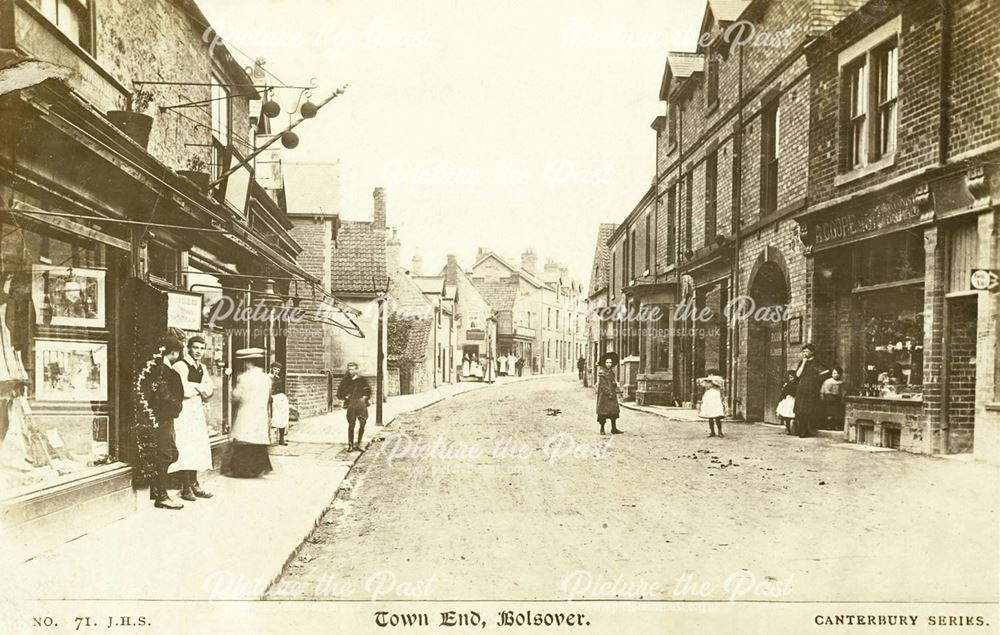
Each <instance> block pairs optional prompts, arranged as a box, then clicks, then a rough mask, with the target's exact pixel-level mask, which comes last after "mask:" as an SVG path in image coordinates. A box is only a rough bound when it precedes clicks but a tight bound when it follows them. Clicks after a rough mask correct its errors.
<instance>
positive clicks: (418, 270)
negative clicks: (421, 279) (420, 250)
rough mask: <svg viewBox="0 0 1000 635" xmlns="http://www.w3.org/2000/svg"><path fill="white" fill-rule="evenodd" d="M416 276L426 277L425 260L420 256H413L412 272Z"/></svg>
mask: <svg viewBox="0 0 1000 635" xmlns="http://www.w3.org/2000/svg"><path fill="white" fill-rule="evenodd" d="M410 273H412V274H413V275H415V276H422V275H424V259H423V258H421V257H420V254H414V256H413V268H412V269H411V270H410Z"/></svg>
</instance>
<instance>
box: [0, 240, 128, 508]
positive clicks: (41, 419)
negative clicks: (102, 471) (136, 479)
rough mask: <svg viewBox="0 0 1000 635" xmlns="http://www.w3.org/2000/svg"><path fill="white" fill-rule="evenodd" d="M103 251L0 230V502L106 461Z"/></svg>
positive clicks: (108, 339) (109, 436)
mask: <svg viewBox="0 0 1000 635" xmlns="http://www.w3.org/2000/svg"><path fill="white" fill-rule="evenodd" d="M114 283H115V280H114V276H113V272H112V271H111V270H109V268H108V263H107V255H106V253H105V248H104V246H103V245H101V244H100V243H91V244H86V245H84V244H76V243H73V242H69V240H61V239H59V238H56V237H54V236H48V235H45V234H42V233H39V232H35V231H31V230H30V229H27V228H24V227H21V226H19V225H18V224H16V223H2V224H0V439H2V441H0V498H8V497H11V496H19V495H22V494H25V493H28V492H30V491H32V490H34V489H37V488H39V487H44V486H47V485H50V484H55V483H58V482H61V481H63V480H71V479H73V478H77V477H79V476H82V475H84V474H85V473H86V472H87V470H88V468H95V467H98V466H101V465H105V464H107V463H109V462H111V461H113V460H114V456H115V451H116V448H115V447H113V441H114V439H115V434H114V425H115V423H116V421H115V413H114V412H113V410H112V408H111V404H112V403H113V392H114V391H113V386H114V369H113V368H112V365H111V363H110V362H111V360H112V359H113V355H112V352H113V351H112V348H113V345H112V342H113V340H112V325H113V319H112V316H111V314H110V307H111V306H112V302H111V301H110V297H109V296H110V294H112V293H113V290H114V288H115V284H114Z"/></svg>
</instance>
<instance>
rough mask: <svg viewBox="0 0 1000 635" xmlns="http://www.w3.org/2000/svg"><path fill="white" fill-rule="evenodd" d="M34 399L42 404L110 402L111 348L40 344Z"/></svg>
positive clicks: (69, 343)
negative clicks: (109, 354)
mask: <svg viewBox="0 0 1000 635" xmlns="http://www.w3.org/2000/svg"><path fill="white" fill-rule="evenodd" d="M35 398H36V399H38V400H39V401H107V399H108V345H107V344H106V343H104V342H76V341H63V340H37V341H36V343H35Z"/></svg>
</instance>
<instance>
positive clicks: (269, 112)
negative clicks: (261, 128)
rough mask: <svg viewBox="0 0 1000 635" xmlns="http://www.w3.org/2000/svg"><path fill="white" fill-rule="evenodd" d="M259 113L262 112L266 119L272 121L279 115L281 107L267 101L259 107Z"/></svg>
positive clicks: (271, 100) (271, 101)
mask: <svg viewBox="0 0 1000 635" xmlns="http://www.w3.org/2000/svg"><path fill="white" fill-rule="evenodd" d="M261 112H263V113H264V116H265V117H267V118H268V119H274V118H275V117H277V116H278V115H280V114H281V106H279V105H278V102H276V101H274V100H273V99H268V100H267V101H265V102H264V105H263V106H261Z"/></svg>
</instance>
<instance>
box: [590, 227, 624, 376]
mask: <svg viewBox="0 0 1000 635" xmlns="http://www.w3.org/2000/svg"><path fill="white" fill-rule="evenodd" d="M617 227H618V225H617V224H615V223H601V224H600V226H599V227H598V228H597V244H596V245H595V246H594V261H593V265H592V266H591V270H590V284H589V286H588V288H587V306H588V309H589V310H588V311H587V325H586V333H587V354H586V359H587V373H588V378H589V381H590V382H592V383H594V385H595V386H596V379H597V376H596V374H595V373H594V369H595V367H596V365H597V364H599V363H600V359H601V355H603V354H604V353H606V352H608V351H609V350H612V349H611V346H612V344H611V343H610V342H609V339H608V337H607V334H606V328H607V323H606V322H605V321H604V320H602V319H601V313H600V310H601V309H603V308H606V307H608V306H610V294H609V292H608V286H609V285H608V278H609V277H610V275H611V254H610V252H609V251H608V240H609V239H610V238H611V235H612V234H613V233H614V232H615V229H617Z"/></svg>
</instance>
